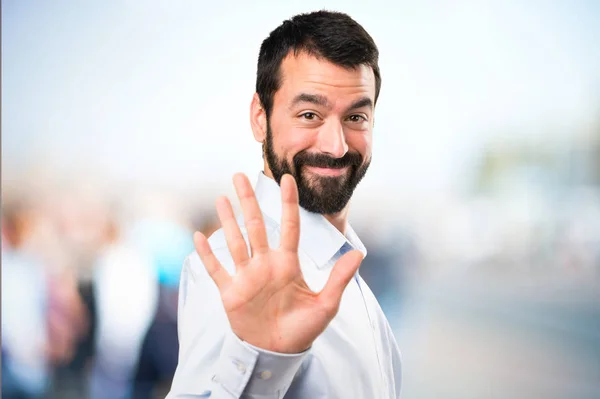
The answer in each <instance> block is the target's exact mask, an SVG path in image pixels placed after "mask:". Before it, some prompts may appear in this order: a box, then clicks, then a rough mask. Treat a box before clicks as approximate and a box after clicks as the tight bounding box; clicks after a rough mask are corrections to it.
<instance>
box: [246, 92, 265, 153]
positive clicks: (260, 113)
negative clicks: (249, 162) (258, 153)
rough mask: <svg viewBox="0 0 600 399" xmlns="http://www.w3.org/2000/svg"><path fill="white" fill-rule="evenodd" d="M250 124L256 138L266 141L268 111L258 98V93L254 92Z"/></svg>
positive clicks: (261, 141)
mask: <svg viewBox="0 0 600 399" xmlns="http://www.w3.org/2000/svg"><path fill="white" fill-rule="evenodd" d="M250 126H251V127H252V133H253V134H254V139H255V140H256V141H258V142H259V143H264V141H265V139H266V138H267V113H266V111H265V109H264V108H263V106H262V104H261V102H260V99H259V98H258V93H254V96H253V97H252V103H251V104H250Z"/></svg>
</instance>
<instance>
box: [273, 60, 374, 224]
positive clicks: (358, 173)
mask: <svg viewBox="0 0 600 399" xmlns="http://www.w3.org/2000/svg"><path fill="white" fill-rule="evenodd" d="M281 77H282V83H281V87H280V89H279V90H278V91H277V92H276V93H275V96H274V99H273V108H272V112H271V116H270V118H269V119H268V121H267V134H266V140H265V146H264V152H265V160H266V163H267V166H268V170H267V174H269V171H270V172H271V175H272V177H273V178H274V179H275V180H276V181H277V182H278V183H279V182H280V180H281V177H282V176H283V175H284V174H286V173H289V174H291V175H293V176H294V178H295V179H296V182H297V184H298V194H299V201H300V206H302V207H303V208H304V209H306V210H308V211H309V212H314V213H320V214H335V213H338V212H340V211H342V210H343V209H344V207H345V206H346V204H347V203H348V201H349V200H350V198H351V197H352V194H353V192H354V189H355V188H356V186H357V185H358V183H359V182H360V180H361V179H362V178H363V177H364V175H365V173H366V172H367V169H368V167H369V164H370V162H371V148H372V143H371V141H372V129H373V112H374V109H373V108H374V100H375V77H374V74H373V71H372V69H371V68H369V67H367V66H360V67H357V68H355V69H345V68H343V67H340V66H337V65H334V64H332V63H330V62H328V61H325V60H319V59H317V58H315V57H312V56H308V55H306V54H298V55H297V56H293V55H289V56H288V57H286V58H285V59H284V61H283V62H282V65H281Z"/></svg>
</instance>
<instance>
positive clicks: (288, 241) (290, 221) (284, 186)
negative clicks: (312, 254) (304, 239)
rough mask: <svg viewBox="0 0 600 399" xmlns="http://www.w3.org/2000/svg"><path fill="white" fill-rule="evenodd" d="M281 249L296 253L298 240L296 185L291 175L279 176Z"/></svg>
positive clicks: (298, 217)
mask: <svg viewBox="0 0 600 399" xmlns="http://www.w3.org/2000/svg"><path fill="white" fill-rule="evenodd" d="M281 201H282V209H281V210H282V213H281V242H280V246H281V249H283V250H286V251H290V252H294V253H297V252H298V241H299V240H300V209H299V206H298V187H297V186H296V181H295V180H294V178H293V177H292V175H283V177H282V178H281Z"/></svg>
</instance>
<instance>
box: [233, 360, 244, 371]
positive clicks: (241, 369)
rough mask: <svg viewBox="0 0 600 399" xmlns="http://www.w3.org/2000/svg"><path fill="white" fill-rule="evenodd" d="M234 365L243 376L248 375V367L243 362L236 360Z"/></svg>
mask: <svg viewBox="0 0 600 399" xmlns="http://www.w3.org/2000/svg"><path fill="white" fill-rule="evenodd" d="M233 364H235V367H236V368H237V369H238V371H239V372H240V373H242V374H245V373H246V365H245V364H244V363H242V362H240V361H239V360H234V361H233Z"/></svg>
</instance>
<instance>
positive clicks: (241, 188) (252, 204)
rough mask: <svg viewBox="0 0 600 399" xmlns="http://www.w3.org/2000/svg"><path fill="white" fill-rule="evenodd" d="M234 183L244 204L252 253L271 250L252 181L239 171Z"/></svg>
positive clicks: (243, 211) (243, 209)
mask: <svg viewBox="0 0 600 399" xmlns="http://www.w3.org/2000/svg"><path fill="white" fill-rule="evenodd" d="M233 184H234V186H235V191H236V193H237V195H238V198H239V199H240V203H241V205H242V213H243V214H244V224H245V225H246V230H248V239H249V241H250V248H251V250H252V253H253V254H255V253H265V252H267V251H268V250H269V242H268V241H267V231H266V229H265V222H264V220H263V216H262V212H261V211H260V207H259V206H258V201H257V200H256V196H255V195H254V190H253V189H252V186H251V185H250V181H249V180H248V177H246V175H244V174H243V173H237V174H236V175H235V176H234V177H233Z"/></svg>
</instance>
